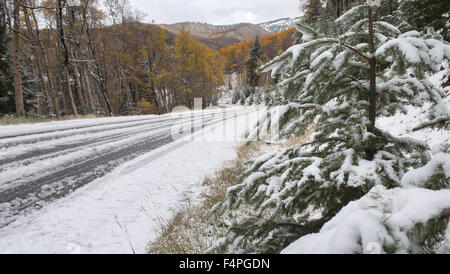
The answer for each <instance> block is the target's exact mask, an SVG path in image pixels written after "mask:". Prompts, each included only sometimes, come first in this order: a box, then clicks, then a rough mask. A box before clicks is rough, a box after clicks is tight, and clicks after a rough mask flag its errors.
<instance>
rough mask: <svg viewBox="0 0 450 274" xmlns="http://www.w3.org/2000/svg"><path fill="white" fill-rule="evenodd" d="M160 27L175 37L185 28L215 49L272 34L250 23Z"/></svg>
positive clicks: (188, 24)
mask: <svg viewBox="0 0 450 274" xmlns="http://www.w3.org/2000/svg"><path fill="white" fill-rule="evenodd" d="M159 26H160V27H161V28H163V29H165V30H166V31H168V32H170V33H172V34H175V35H178V34H179V33H180V31H181V29H182V28H183V27H184V28H185V29H186V30H188V31H190V35H191V36H192V37H194V38H196V39H198V40H199V41H200V42H202V43H204V44H206V45H207V46H208V47H210V48H214V49H220V48H223V47H226V46H229V45H232V44H236V43H240V42H243V41H247V40H252V39H255V38H256V37H262V36H266V35H269V34H271V32H269V31H267V30H264V29H262V28H260V27H259V26H257V25H253V24H249V23H241V24H234V25H222V26H217V25H211V24H206V23H191V22H186V23H177V24H172V25H159Z"/></svg>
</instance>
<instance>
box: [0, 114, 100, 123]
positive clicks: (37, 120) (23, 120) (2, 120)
mask: <svg viewBox="0 0 450 274" xmlns="http://www.w3.org/2000/svg"><path fill="white" fill-rule="evenodd" d="M94 118H99V117H98V116H96V115H84V116H63V117H61V118H59V119H56V118H40V117H21V118H16V117H0V125H18V124H33V123H45V122H55V121H68V120H77V119H94Z"/></svg>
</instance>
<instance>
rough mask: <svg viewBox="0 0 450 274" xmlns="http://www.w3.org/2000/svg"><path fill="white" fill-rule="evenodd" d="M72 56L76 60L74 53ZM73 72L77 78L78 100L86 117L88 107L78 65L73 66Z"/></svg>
mask: <svg viewBox="0 0 450 274" xmlns="http://www.w3.org/2000/svg"><path fill="white" fill-rule="evenodd" d="M71 55H72V59H75V55H74V54H73V52H71ZM73 70H74V78H75V83H76V90H77V95H78V100H80V105H81V113H82V114H83V115H86V107H85V104H84V99H83V92H82V91H81V81H80V71H79V70H78V65H77V64H73Z"/></svg>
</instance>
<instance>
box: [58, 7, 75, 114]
mask: <svg viewBox="0 0 450 274" xmlns="http://www.w3.org/2000/svg"><path fill="white" fill-rule="evenodd" d="M62 10H63V6H62V1H61V0H58V14H57V16H56V18H57V24H58V29H59V38H60V40H61V44H62V51H63V57H64V77H65V78H66V88H67V95H68V96H69V101H70V106H71V109H72V114H73V115H75V116H78V111H77V107H76V106H75V101H74V99H73V93H72V86H71V85H70V76H69V52H68V49H67V44H66V39H65V37H64V27H63V21H62V16H63V14H62Z"/></svg>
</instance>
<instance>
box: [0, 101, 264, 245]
mask: <svg viewBox="0 0 450 274" xmlns="http://www.w3.org/2000/svg"><path fill="white" fill-rule="evenodd" d="M258 115H260V114H258V113H257V111H256V110H255V109H253V108H245V107H234V108H232V109H231V110H230V109H228V110H227V112H224V111H223V110H215V111H214V110H211V111H205V112H194V113H190V114H186V113H184V114H169V115H163V116H143V117H121V118H105V119H93V120H84V121H81V120H76V121H66V122H55V123H45V124H36V125H21V126H5V127H0V253H2V252H3V253H11V252H13V253H34V252H39V253H66V252H71V251H74V252H77V251H78V250H80V251H81V252H82V253H97V252H102V253H103V252H105V253H129V252H132V251H133V250H134V251H136V252H139V253H141V252H144V251H145V244H146V243H147V242H148V240H150V239H151V238H152V237H155V234H154V233H155V232H154V229H157V226H158V225H159V224H158V220H159V221H160V220H161V219H160V218H170V214H171V213H172V210H176V206H178V205H179V204H180V202H182V201H183V200H185V199H187V198H190V197H191V196H192V195H193V194H194V193H198V191H199V189H200V187H199V185H198V184H199V182H200V181H201V178H202V177H203V176H205V175H207V174H208V173H211V172H212V171H214V169H215V168H219V167H220V166H221V165H222V163H223V162H224V160H228V159H232V158H233V157H234V155H235V152H234V149H235V146H236V145H237V144H238V139H237V138H236V137H241V136H238V135H243V134H244V133H245V131H246V130H247V129H248V127H249V126H251V123H254V122H256V120H257V119H258V118H257V117H258ZM174 125H178V126H181V125H183V126H186V125H188V127H189V128H190V129H191V130H192V131H193V132H194V134H193V135H190V136H187V137H185V138H184V139H181V140H177V141H174V140H173V137H172V134H171V133H172V129H173V127H174ZM226 134H231V135H234V136H227V137H225V138H223V137H224V135H226ZM192 136H194V137H192ZM195 136H197V137H195ZM198 136H202V138H198ZM208 136H209V139H208ZM218 136H220V137H222V139H220V140H218V138H217V137H218ZM207 140H211V141H207ZM224 141H227V142H224ZM155 160H156V161H155Z"/></svg>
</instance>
